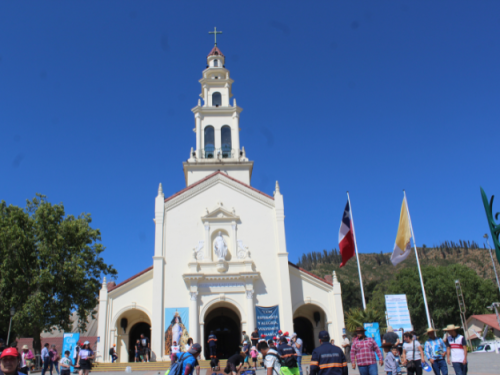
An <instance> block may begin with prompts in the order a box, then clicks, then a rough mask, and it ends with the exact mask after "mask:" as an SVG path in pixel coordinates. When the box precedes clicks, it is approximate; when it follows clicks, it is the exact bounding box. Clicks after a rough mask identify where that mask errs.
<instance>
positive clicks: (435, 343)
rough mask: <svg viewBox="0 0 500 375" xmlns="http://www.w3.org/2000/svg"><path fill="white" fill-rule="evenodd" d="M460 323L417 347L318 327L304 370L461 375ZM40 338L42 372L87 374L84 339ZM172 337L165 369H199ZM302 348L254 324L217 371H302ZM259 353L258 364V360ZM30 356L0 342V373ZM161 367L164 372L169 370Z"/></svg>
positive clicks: (214, 364) (294, 374)
mask: <svg viewBox="0 0 500 375" xmlns="http://www.w3.org/2000/svg"><path fill="white" fill-rule="evenodd" d="M459 329H460V327H457V326H455V325H453V324H452V325H448V326H447V327H446V328H444V329H443V331H445V336H444V337H443V338H440V337H437V335H436V330H435V329H434V328H428V329H427V331H426V334H427V336H428V340H427V341H426V343H425V345H424V346H422V345H421V344H420V342H419V341H418V339H417V337H416V335H415V333H414V332H404V333H403V335H402V340H401V339H400V336H399V335H398V334H397V333H396V332H394V330H393V328H392V327H391V326H388V327H387V332H386V333H385V334H384V335H383V337H382V349H383V352H384V354H385V356H384V354H383V353H382V352H381V350H380V348H379V346H378V345H377V343H376V341H375V340H374V338H372V337H368V336H366V334H365V333H366V330H365V329H364V328H363V327H358V328H357V329H356V330H355V331H354V334H355V337H354V338H353V340H352V343H351V341H350V340H349V338H348V337H347V335H345V334H344V335H343V339H342V342H341V344H340V345H341V346H336V345H335V344H334V341H333V340H331V339H330V335H329V334H328V332H326V331H321V332H320V333H319V336H318V340H319V346H317V347H316V349H314V351H313V352H312V357H311V363H310V375H347V373H348V362H351V365H352V368H353V369H355V368H356V367H358V369H359V372H360V374H361V375H376V374H378V365H380V366H383V367H384V372H386V374H387V375H400V374H401V367H402V366H404V367H406V372H407V374H408V375H422V370H423V369H424V368H426V367H427V366H430V367H429V368H428V370H429V371H430V368H432V370H433V371H434V373H435V375H448V366H449V365H450V366H453V369H454V371H455V374H456V375H467V371H468V362H467V344H466V341H465V338H464V337H463V336H462V335H460V334H459V333H458V330H459ZM207 345H208V347H209V352H210V366H211V369H212V371H213V372H217V371H220V367H219V359H218V358H217V336H216V335H215V333H214V332H210V335H209V336H208V340H207ZM49 346H50V345H49V344H48V343H46V344H45V345H44V347H43V349H42V351H41V360H42V375H45V373H46V372H47V371H49V372H50V375H53V370H55V372H56V373H57V375H70V371H71V367H74V368H75V369H76V370H77V371H78V372H79V375H88V374H89V372H90V369H91V367H92V364H91V360H92V359H93V358H94V352H93V351H92V349H91V347H90V343H89V342H88V341H85V342H84V343H83V344H80V345H77V347H76V350H75V355H74V358H70V352H69V351H65V352H64V356H63V357H60V356H59V354H58V352H57V349H56V347H55V345H52V346H50V349H49ZM182 349H183V350H181V348H180V347H179V346H178V345H177V343H176V342H175V341H174V342H173V345H172V347H171V353H172V354H171V369H170V370H169V371H172V369H174V368H176V371H175V372H173V373H171V375H192V374H193V373H194V372H195V371H196V374H197V375H199V373H200V366H199V363H198V359H199V356H200V354H201V351H202V346H201V345H200V344H198V343H194V342H193V339H191V338H190V339H189V340H188V342H187V344H186V345H185V347H184V348H182ZM149 351H150V344H149V340H148V339H147V338H145V337H144V335H141V338H140V339H138V340H137V344H136V347H135V353H136V360H137V359H139V360H143V361H149ZM303 353H304V344H303V341H302V340H301V339H300V338H299V337H298V336H297V334H296V333H293V334H291V335H290V334H289V333H288V332H282V331H281V330H280V331H278V334H277V336H274V337H272V338H270V339H266V336H265V335H264V334H262V335H259V332H258V329H255V330H254V331H253V332H252V333H251V335H250V336H248V335H247V333H246V332H245V331H243V332H242V341H241V345H240V346H239V347H238V348H235V353H234V354H233V355H232V356H230V357H229V358H228V360H227V365H226V367H225V369H224V370H223V371H224V372H225V373H226V374H227V375H237V374H238V373H239V372H240V371H241V370H242V368H243V369H249V370H257V369H258V368H259V365H260V366H261V367H263V368H265V369H266V372H267V374H266V375H303V373H302V355H303ZM110 355H111V357H112V362H114V361H115V360H116V358H117V355H116V346H115V345H113V346H112V347H111V349H110ZM259 358H260V363H259ZM33 360H34V356H33V353H32V352H31V350H29V348H28V346H27V345H24V346H23V347H22V351H21V352H18V350H17V347H15V346H14V347H9V348H4V345H3V342H2V341H0V375H21V374H24V375H29V372H30V370H31V369H32V366H33ZM169 371H167V375H168V373H169Z"/></svg>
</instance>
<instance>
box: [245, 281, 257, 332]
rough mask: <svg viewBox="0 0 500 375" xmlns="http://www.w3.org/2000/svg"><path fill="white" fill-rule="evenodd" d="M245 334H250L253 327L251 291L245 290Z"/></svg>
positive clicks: (253, 313) (254, 324) (253, 306)
mask: <svg viewBox="0 0 500 375" xmlns="http://www.w3.org/2000/svg"><path fill="white" fill-rule="evenodd" d="M246 292H247V329H246V331H247V332H252V331H253V330H254V328H255V327H257V325H256V323H255V305H254V303H253V293H254V291H253V289H252V290H247V291H246Z"/></svg>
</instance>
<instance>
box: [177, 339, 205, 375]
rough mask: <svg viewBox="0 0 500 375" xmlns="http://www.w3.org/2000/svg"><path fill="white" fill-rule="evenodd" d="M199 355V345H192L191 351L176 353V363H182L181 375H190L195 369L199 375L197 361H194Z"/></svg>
mask: <svg viewBox="0 0 500 375" xmlns="http://www.w3.org/2000/svg"><path fill="white" fill-rule="evenodd" d="M200 353H201V345H200V344H193V345H191V349H189V350H188V351H187V352H184V353H181V352H179V353H176V354H175V356H176V361H181V363H182V373H181V374H182V375H192V374H193V372H194V370H195V369H196V373H197V374H199V373H200V366H199V365H198V360H197V359H196V358H197V357H198V356H199V355H200Z"/></svg>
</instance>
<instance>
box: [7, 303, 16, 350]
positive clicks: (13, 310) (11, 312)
mask: <svg viewBox="0 0 500 375" xmlns="http://www.w3.org/2000/svg"><path fill="white" fill-rule="evenodd" d="M15 313H16V309H15V308H14V306H12V307H11V308H10V322H9V333H8V334H7V345H9V343H10V327H11V326H12V317H13V316H14V314H15Z"/></svg>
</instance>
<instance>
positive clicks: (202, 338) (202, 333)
mask: <svg viewBox="0 0 500 375" xmlns="http://www.w3.org/2000/svg"><path fill="white" fill-rule="evenodd" d="M204 343H205V323H200V341H199V344H200V345H201V347H202V348H204V347H205V344H204ZM204 353H205V349H203V350H202V351H201V354H200V357H201V359H202V360H205V354H204Z"/></svg>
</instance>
